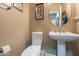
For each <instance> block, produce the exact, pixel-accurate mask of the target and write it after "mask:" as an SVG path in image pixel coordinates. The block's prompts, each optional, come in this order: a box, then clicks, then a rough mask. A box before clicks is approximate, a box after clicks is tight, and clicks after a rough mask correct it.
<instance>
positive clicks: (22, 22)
mask: <svg viewBox="0 0 79 59" xmlns="http://www.w3.org/2000/svg"><path fill="white" fill-rule="evenodd" d="M28 42H29V4H23V13H22V12H19V11H18V10H16V9H15V8H12V9H11V10H3V9H1V8H0V47H2V46H5V45H7V44H8V45H10V46H11V51H10V52H9V53H7V54H6V55H21V53H22V51H23V50H24V48H26V47H27V46H28Z"/></svg>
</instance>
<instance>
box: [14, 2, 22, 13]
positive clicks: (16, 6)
mask: <svg viewBox="0 0 79 59" xmlns="http://www.w3.org/2000/svg"><path fill="white" fill-rule="evenodd" d="M13 7H14V8H15V9H17V10H18V11H20V12H23V3H13Z"/></svg>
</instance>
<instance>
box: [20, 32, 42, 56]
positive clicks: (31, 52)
mask: <svg viewBox="0 0 79 59" xmlns="http://www.w3.org/2000/svg"><path fill="white" fill-rule="evenodd" d="M42 39H43V33H42V32H32V45H30V46H29V47H28V48H26V49H25V50H24V51H23V52H22V54H21V56H40V52H41V45H42Z"/></svg>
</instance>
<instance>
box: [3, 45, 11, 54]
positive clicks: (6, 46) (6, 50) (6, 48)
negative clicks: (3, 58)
mask: <svg viewBox="0 0 79 59" xmlns="http://www.w3.org/2000/svg"><path fill="white" fill-rule="evenodd" d="M2 49H3V54H6V53H8V52H9V51H11V48H10V45H5V46H3V47H2Z"/></svg>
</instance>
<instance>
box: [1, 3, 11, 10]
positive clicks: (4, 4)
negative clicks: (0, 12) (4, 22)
mask: <svg viewBox="0 0 79 59" xmlns="http://www.w3.org/2000/svg"><path fill="white" fill-rule="evenodd" d="M0 8H2V9H5V10H9V9H11V8H12V3H0Z"/></svg>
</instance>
